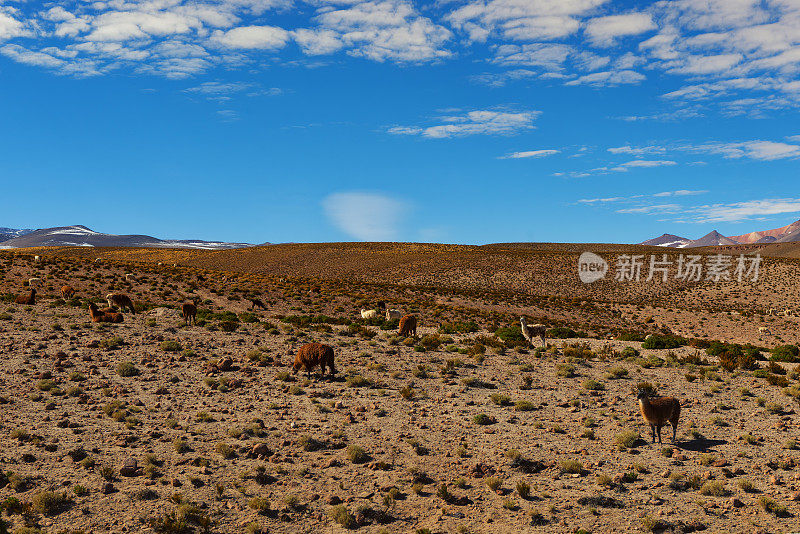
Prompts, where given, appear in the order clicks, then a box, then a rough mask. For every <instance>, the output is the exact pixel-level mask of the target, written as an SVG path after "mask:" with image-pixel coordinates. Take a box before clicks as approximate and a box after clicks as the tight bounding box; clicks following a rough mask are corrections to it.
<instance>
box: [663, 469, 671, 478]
mask: <svg viewBox="0 0 800 534" xmlns="http://www.w3.org/2000/svg"><path fill="white" fill-rule="evenodd" d="M671 474H672V471H670V470H669V469H665V470H663V471H662V472H661V476H662V477H663V478H667V477H668V476H670V475H671Z"/></svg>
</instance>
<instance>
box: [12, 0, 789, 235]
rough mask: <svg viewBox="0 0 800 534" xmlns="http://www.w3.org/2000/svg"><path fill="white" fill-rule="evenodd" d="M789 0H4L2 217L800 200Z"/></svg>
mask: <svg viewBox="0 0 800 534" xmlns="http://www.w3.org/2000/svg"><path fill="white" fill-rule="evenodd" d="M798 73H800V0H763V1H754V0H673V1H668V2H619V1H603V0H558V1H556V0H482V1H473V0H458V1H455V0H453V1H441V2H438V3H435V2H411V1H406V0H384V1H381V0H376V1H361V0H342V1H326V0H316V1H309V2H303V1H299V0H297V1H291V0H205V1H202V0H197V1H183V0H155V1H144V2H137V1H124V0H112V1H98V2H83V1H81V2H69V1H66V2H58V3H55V2H52V3H47V2H34V1H27V2H16V1H8V0H6V1H3V0H0V117H2V119H0V124H2V128H1V129H0V185H1V186H2V190H3V191H4V193H5V195H4V197H5V199H6V202H4V209H3V212H2V217H0V226H10V227H17V228H20V227H48V226H56V225H66V224H85V225H87V226H89V227H91V228H93V229H95V230H98V231H105V232H110V233H146V234H151V235H156V236H158V237H164V238H188V237H194V238H198V237H199V238H205V239H222V240H229V241H248V242H254V243H260V242H265V241H269V242H287V241H297V242H301V241H312V242H316V241H351V240H401V241H437V242H449V243H476V244H481V243H489V242H505V241H573V242H591V241H601V242H602V241H613V242H638V241H642V240H645V239H647V238H649V237H653V236H655V235H658V234H661V233H664V232H671V233H677V234H680V235H684V236H687V237H691V238H696V237H699V236H701V235H703V234H705V233H707V232H709V231H711V230H712V229H718V230H719V231H720V232H721V233H723V234H727V235H735V234H741V233H745V232H749V231H751V230H756V229H765V228H772V227H777V226H783V225H785V224H788V223H789V222H792V221H794V220H796V219H798V218H800V192H798V187H797V185H796V184H797V177H798V170H799V169H800V167H799V166H798V158H800V126H798V124H800V122H798V106H800V76H798Z"/></svg>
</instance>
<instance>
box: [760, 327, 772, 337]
mask: <svg viewBox="0 0 800 534" xmlns="http://www.w3.org/2000/svg"><path fill="white" fill-rule="evenodd" d="M758 333H759V334H764V335H767V336H771V335H772V332H771V331H770V329H769V327H768V326H759V327H758Z"/></svg>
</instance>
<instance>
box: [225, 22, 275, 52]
mask: <svg viewBox="0 0 800 534" xmlns="http://www.w3.org/2000/svg"><path fill="white" fill-rule="evenodd" d="M288 40H289V32H287V31H286V30H284V29H283V28H278V27H276V26H240V27H238V28H232V29H230V30H227V31H222V30H216V31H215V32H214V33H213V34H212V35H211V39H210V41H211V42H212V43H213V44H216V45H218V46H222V47H225V48H241V49H262V50H263V49H276V48H283V47H284V46H285V45H286V42H287V41H288Z"/></svg>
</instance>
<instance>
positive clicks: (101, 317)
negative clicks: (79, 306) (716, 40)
mask: <svg viewBox="0 0 800 534" xmlns="http://www.w3.org/2000/svg"><path fill="white" fill-rule="evenodd" d="M89 315H90V316H91V317H92V322H93V323H121V322H122V314H121V313H117V312H109V311H106V310H102V311H101V310H98V309H97V306H96V305H95V303H94V302H90V303H89Z"/></svg>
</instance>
